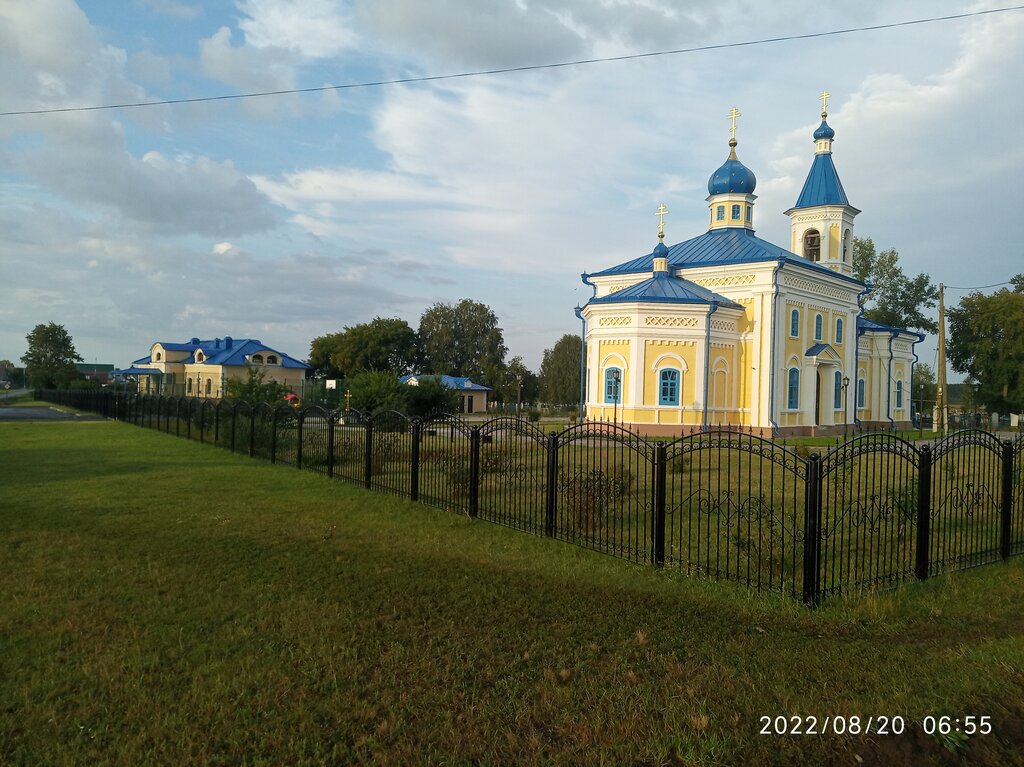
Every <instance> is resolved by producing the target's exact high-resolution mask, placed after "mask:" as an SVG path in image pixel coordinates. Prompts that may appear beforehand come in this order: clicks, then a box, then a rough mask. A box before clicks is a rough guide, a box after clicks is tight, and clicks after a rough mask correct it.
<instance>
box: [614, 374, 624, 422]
mask: <svg viewBox="0 0 1024 767" xmlns="http://www.w3.org/2000/svg"><path fill="white" fill-rule="evenodd" d="M621 375H622V374H621V373H620V372H619V371H618V370H613V371H612V384H613V386H614V389H615V391H614V396H613V397H612V423H613V424H615V425H616V426H618V424H619V379H620V378H621Z"/></svg>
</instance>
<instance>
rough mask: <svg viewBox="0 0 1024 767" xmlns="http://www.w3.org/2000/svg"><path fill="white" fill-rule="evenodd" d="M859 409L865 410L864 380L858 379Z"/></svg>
mask: <svg viewBox="0 0 1024 767" xmlns="http://www.w3.org/2000/svg"><path fill="white" fill-rule="evenodd" d="M857 407H858V408H860V409H861V410H863V409H864V379H863V378H858V379H857Z"/></svg>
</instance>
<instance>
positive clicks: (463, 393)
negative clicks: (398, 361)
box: [399, 375, 492, 413]
mask: <svg viewBox="0 0 1024 767" xmlns="http://www.w3.org/2000/svg"><path fill="white" fill-rule="evenodd" d="M428 379H434V380H440V381H441V383H442V384H444V386H446V387H448V388H449V389H451V390H453V391H454V392H456V393H457V394H458V395H459V398H460V400H461V402H460V407H461V409H462V412H463V413H480V412H483V411H486V410H487V392H489V391H492V389H490V388H489V387H487V386H483V385H481V384H478V383H473V382H472V381H470V380H469V378H467V377H465V376H435V375H408V376H402V377H401V378H400V379H399V380H400V381H401V382H402V383H404V384H408V385H409V386H419V384H420V381H424V380H428Z"/></svg>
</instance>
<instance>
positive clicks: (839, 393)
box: [833, 370, 843, 410]
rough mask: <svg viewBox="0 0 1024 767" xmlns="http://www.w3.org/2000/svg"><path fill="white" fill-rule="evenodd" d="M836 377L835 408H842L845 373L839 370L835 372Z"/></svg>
mask: <svg viewBox="0 0 1024 767" xmlns="http://www.w3.org/2000/svg"><path fill="white" fill-rule="evenodd" d="M834 379H835V384H834V385H835V391H834V395H833V399H834V400H835V409H836V410H842V409H843V374H842V373H840V372H839V371H838V370H837V371H836V373H835V376H834Z"/></svg>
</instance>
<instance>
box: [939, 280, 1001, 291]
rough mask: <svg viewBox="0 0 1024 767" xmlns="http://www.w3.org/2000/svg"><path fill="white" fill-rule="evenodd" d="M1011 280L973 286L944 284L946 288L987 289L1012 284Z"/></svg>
mask: <svg viewBox="0 0 1024 767" xmlns="http://www.w3.org/2000/svg"><path fill="white" fill-rule="evenodd" d="M1012 284H1013V283H1011V282H997V283H995V284H993V285H975V286H974V287H973V288H965V287H959V286H957V285H945V286H944V287H945V288H946V290H988V289H989V288H1001V287H1002V286H1003V285H1012Z"/></svg>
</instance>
